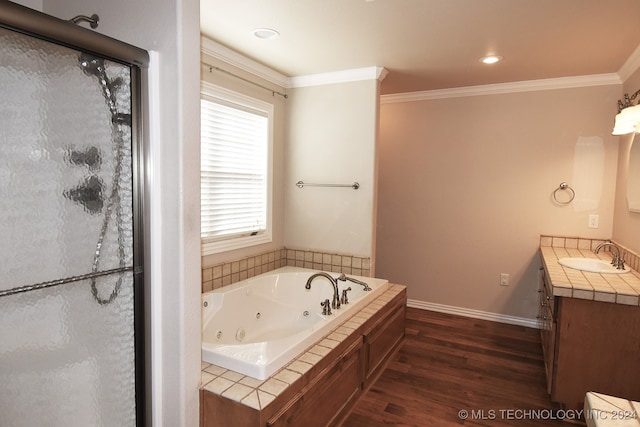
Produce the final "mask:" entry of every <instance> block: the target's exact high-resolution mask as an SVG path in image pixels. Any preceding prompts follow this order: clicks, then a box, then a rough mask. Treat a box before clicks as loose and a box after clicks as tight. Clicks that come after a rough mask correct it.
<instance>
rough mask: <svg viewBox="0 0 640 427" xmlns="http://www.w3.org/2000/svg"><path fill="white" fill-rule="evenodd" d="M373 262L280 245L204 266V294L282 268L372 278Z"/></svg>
mask: <svg viewBox="0 0 640 427" xmlns="http://www.w3.org/2000/svg"><path fill="white" fill-rule="evenodd" d="M370 265H371V260H370V259H369V258H365V257H357V256H353V255H347V254H332V253H325V252H317V251H309V250H299V249H287V248H281V249H276V250H273V251H268V252H264V253H261V254H258V255H253V256H249V257H244V258H241V259H238V260H234V261H227V262H223V263H219V264H215V265H210V266H207V267H203V268H202V293H205V292H209V291H212V290H214V289H219V288H221V287H223V286H228V285H232V284H234V283H236V282H239V281H241V280H245V279H248V278H250V277H254V276H257V275H259V274H262V273H267V272H269V271H272V270H275V269H277V268H280V267H287V266H288V267H302V268H310V269H314V270H323V271H331V272H334V273H344V274H353V275H354V276H365V277H369V276H370V272H371V270H370Z"/></svg>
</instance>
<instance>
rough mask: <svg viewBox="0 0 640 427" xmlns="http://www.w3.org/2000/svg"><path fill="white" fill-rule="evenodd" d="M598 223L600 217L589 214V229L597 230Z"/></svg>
mask: <svg viewBox="0 0 640 427" xmlns="http://www.w3.org/2000/svg"><path fill="white" fill-rule="evenodd" d="M599 223H600V215H596V214H591V215H589V228H598V225H599Z"/></svg>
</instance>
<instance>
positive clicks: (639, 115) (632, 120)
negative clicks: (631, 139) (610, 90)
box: [611, 90, 640, 135]
mask: <svg viewBox="0 0 640 427" xmlns="http://www.w3.org/2000/svg"><path fill="white" fill-rule="evenodd" d="M638 95H640V90H638V91H636V92H635V93H634V94H633V95H631V96H629V95H628V94H626V93H625V94H624V98H623V99H619V100H618V114H617V115H616V121H615V124H614V126H613V132H611V133H612V134H613V135H626V134H629V133H634V132H638V131H640V105H633V101H634V100H635V99H636V97H637V96H638ZM623 100H624V101H623Z"/></svg>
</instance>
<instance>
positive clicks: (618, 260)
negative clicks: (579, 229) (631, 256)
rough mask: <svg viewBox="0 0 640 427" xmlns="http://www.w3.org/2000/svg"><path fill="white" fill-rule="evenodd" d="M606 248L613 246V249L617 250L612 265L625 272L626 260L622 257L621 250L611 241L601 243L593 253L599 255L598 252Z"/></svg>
mask: <svg viewBox="0 0 640 427" xmlns="http://www.w3.org/2000/svg"><path fill="white" fill-rule="evenodd" d="M604 246H611V247H612V248H615V250H616V253H615V254H613V259H612V260H611V265H613V266H614V267H616V268H617V269H618V270H624V259H623V258H622V257H621V256H620V248H619V247H617V246H616V245H615V243H612V242H609V241H606V242H603V243H600V244H599V245H598V246H596V248H595V249H594V250H593V252H594V253H596V254H597V253H598V252H600V249H602V248H603V247H604Z"/></svg>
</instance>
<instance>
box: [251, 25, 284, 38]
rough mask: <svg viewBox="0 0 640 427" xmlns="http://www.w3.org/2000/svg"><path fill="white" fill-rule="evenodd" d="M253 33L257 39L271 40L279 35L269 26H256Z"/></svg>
mask: <svg viewBox="0 0 640 427" xmlns="http://www.w3.org/2000/svg"><path fill="white" fill-rule="evenodd" d="M253 35H254V36H256V37H257V38H259V39H264V40H273V39H276V38H278V37H279V36H280V33H279V32H277V31H276V30H274V29H271V28H256V29H255V30H253Z"/></svg>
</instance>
